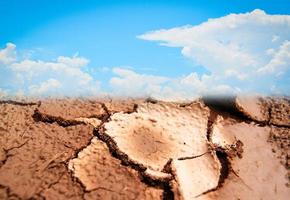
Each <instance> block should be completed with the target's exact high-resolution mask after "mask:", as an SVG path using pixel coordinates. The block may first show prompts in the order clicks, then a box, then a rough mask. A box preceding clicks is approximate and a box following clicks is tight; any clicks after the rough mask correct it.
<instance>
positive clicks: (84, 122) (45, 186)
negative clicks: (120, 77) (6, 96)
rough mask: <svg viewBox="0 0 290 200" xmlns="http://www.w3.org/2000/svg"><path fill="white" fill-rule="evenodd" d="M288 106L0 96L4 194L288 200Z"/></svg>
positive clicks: (260, 101) (246, 100)
mask: <svg viewBox="0 0 290 200" xmlns="http://www.w3.org/2000/svg"><path fill="white" fill-rule="evenodd" d="M289 102H290V100H289V98H280V97H279V98H278V97H275V98H274V97H272V98H262V97H237V98H232V99H204V100H202V99H200V100H196V101H194V102H191V103H186V104H184V103H183V104H181V103H169V102H159V101H156V100H152V99H148V100H142V99H138V100H133V99H130V100H107V99H98V100H93V99H90V100H88V99H45V100H40V101H35V102H17V101H4V100H3V101H0V199H186V200H188V199H288V197H289V195H290V188H289V187H290V185H289V184H290V171H289V169H290V168H289V164H290V161H289V157H290V149H289V146H290V130H289V127H290V103H289Z"/></svg>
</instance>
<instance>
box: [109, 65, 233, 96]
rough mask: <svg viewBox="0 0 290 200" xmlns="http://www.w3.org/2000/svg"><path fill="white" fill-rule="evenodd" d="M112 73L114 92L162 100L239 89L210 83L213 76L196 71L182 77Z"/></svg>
mask: <svg viewBox="0 0 290 200" xmlns="http://www.w3.org/2000/svg"><path fill="white" fill-rule="evenodd" d="M113 72H114V73H115V75H116V76H115V77H112V78H111V80H110V85H111V87H112V89H113V94H115V95H122V96H124V95H125V96H131V97H132V96H133V97H136V96H137V97H138V96H142V97H144V96H151V97H154V98H156V99H162V100H169V101H174V100H192V99H194V98H197V97H200V96H201V95H204V94H208V93H210V94H224V95H227V94H229V93H231V94H233V93H236V92H237V91H238V89H233V88H231V87H230V86H228V85H226V84H219V85H215V87H211V86H212V84H213V82H214V81H215V80H214V77H213V76H208V75H203V76H202V77H201V78H200V77H199V76H198V75H197V74H196V73H191V74H189V75H187V76H184V77H176V78H167V77H162V76H154V75H149V74H139V73H136V72H134V71H133V70H131V69H130V70H129V69H124V68H120V67H118V68H113Z"/></svg>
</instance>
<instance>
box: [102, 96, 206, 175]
mask: <svg viewBox="0 0 290 200" xmlns="http://www.w3.org/2000/svg"><path fill="white" fill-rule="evenodd" d="M208 116H209V109H208V108H207V107H206V106H205V105H204V104H203V103H201V102H195V103H192V104H191V105H190V106H186V107H180V106H179V105H178V104H174V103H164V102H163V103H161V102H160V103H158V104H152V103H143V104H140V105H139V106H138V109H137V111H136V112H134V113H131V114H125V113H116V114H114V115H112V116H111V121H109V122H108V123H105V126H104V129H103V130H102V131H101V132H100V133H99V134H100V137H101V138H102V136H104V135H105V136H108V137H110V138H111V139H112V140H113V142H114V143H115V144H116V148H118V151H120V152H121V154H124V155H127V157H128V159H129V162H131V163H134V164H137V165H138V166H141V167H142V168H145V169H146V168H149V169H150V170H148V171H147V172H149V173H150V172H153V171H156V172H162V170H163V168H164V166H165V165H166V163H167V162H168V160H169V159H171V158H172V159H177V158H180V157H187V156H195V155H201V154H204V153H205V152H207V151H208V144H207V138H206V132H207V121H208ZM152 176H153V177H155V178H156V176H158V173H152ZM162 178H163V175H162V176H160V179H162Z"/></svg>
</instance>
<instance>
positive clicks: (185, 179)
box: [171, 153, 221, 200]
mask: <svg viewBox="0 0 290 200" xmlns="http://www.w3.org/2000/svg"><path fill="white" fill-rule="evenodd" d="M171 165H172V166H171V167H172V173H173V175H174V177H175V181H176V184H174V181H173V182H172V185H173V186H174V187H176V188H175V189H174V190H175V191H177V192H175V198H176V199H184V200H191V199H195V198H198V197H199V196H200V195H202V194H203V193H205V192H207V191H210V190H213V189H215V188H216V187H217V186H218V183H219V178H220V171H221V165H220V162H219V161H218V158H217V156H216V155H215V154H214V153H206V154H205V155H203V156H200V157H197V158H192V159H187V160H173V161H172V164H171Z"/></svg>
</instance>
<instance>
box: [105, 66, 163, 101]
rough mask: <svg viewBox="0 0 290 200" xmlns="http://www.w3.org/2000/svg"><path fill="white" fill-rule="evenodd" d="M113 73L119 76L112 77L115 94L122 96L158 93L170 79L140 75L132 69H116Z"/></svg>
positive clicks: (111, 82) (111, 83)
mask: <svg viewBox="0 0 290 200" xmlns="http://www.w3.org/2000/svg"><path fill="white" fill-rule="evenodd" d="M113 73H114V74H115V75H117V76H115V77H112V78H111V80H110V85H111V87H112V89H113V93H114V94H117V95H121V96H123V95H124V96H135V97H136V96H148V95H150V94H152V93H158V92H160V90H161V87H162V84H164V83H166V81H168V80H169V79H168V78H166V77H162V76H153V75H146V74H138V73H136V72H134V71H133V70H130V69H125V68H120V67H116V68H113Z"/></svg>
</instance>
